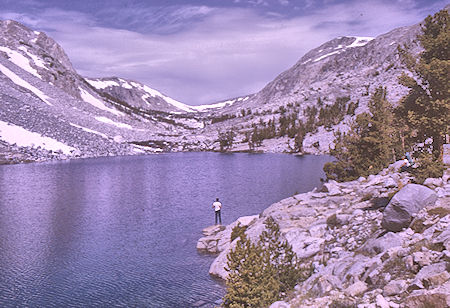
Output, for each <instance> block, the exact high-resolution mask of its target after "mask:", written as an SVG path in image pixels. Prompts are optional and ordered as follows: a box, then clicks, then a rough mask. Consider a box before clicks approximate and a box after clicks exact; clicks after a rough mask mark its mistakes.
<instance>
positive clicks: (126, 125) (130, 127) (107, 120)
mask: <svg viewBox="0 0 450 308" xmlns="http://www.w3.org/2000/svg"><path fill="white" fill-rule="evenodd" d="M95 119H96V120H97V121H100V122H103V123H106V124H110V125H114V126H116V127H118V128H126V129H133V127H132V126H131V125H128V124H125V123H120V122H115V121H113V120H111V119H110V118H107V117H95Z"/></svg>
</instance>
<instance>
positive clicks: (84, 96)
mask: <svg viewBox="0 0 450 308" xmlns="http://www.w3.org/2000/svg"><path fill="white" fill-rule="evenodd" d="M78 89H80V94H81V98H82V99H83V101H85V102H86V103H89V104H91V105H92V106H94V107H96V108H98V109H101V110H105V111H108V112H111V113H112V114H115V115H118V116H123V113H122V112H120V111H118V110H115V109H111V108H108V107H106V106H105V104H103V102H102V101H101V100H99V99H97V98H95V97H94V96H92V95H91V94H90V93H89V92H87V91H85V90H84V89H82V88H78Z"/></svg>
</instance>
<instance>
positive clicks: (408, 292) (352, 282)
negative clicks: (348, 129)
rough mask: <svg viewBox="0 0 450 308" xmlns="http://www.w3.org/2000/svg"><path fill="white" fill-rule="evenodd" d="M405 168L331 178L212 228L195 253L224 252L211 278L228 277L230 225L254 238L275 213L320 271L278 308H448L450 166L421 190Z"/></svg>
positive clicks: (286, 234) (289, 237)
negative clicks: (347, 179)
mask: <svg viewBox="0 0 450 308" xmlns="http://www.w3.org/2000/svg"><path fill="white" fill-rule="evenodd" d="M400 164H401V162H398V163H396V164H393V165H391V166H390V167H389V168H387V169H385V170H383V171H382V172H381V173H380V174H378V175H371V176H369V177H368V178H360V179H358V180H357V181H353V182H347V183H336V182H333V181H331V182H329V183H326V184H325V185H324V187H323V188H322V189H321V190H320V191H317V190H314V191H312V192H308V193H304V194H299V195H295V196H293V197H290V198H287V199H284V200H282V201H280V202H277V203H275V204H273V205H271V206H270V207H269V208H267V209H266V210H265V211H263V212H262V213H261V214H259V215H255V216H248V217H242V218H240V219H238V220H237V221H236V222H234V223H232V224H230V225H228V226H226V227H223V226H212V227H209V228H206V229H205V230H204V235H205V236H204V237H203V238H201V239H200V240H199V241H198V243H197V249H199V250H200V251H207V252H210V253H219V255H218V256H217V258H216V259H215V260H214V262H213V263H212V265H211V267H210V274H211V275H214V276H218V277H220V278H223V279H226V277H227V272H226V271H225V269H224V267H225V265H226V261H227V259H226V255H227V254H228V252H229V251H230V250H231V249H232V248H233V247H234V246H235V245H236V241H237V239H235V240H234V241H233V242H230V238H231V230H232V228H233V227H234V226H236V225H237V224H238V223H240V224H241V225H246V226H248V227H247V230H246V234H247V236H248V237H249V238H250V239H252V240H255V241H256V240H257V239H258V237H259V235H260V234H261V232H262V231H263V230H264V228H265V226H264V221H265V219H266V218H267V217H269V216H271V217H273V218H274V219H275V221H276V222H277V223H278V224H279V225H280V229H281V232H282V234H283V235H284V237H285V239H286V240H287V241H288V242H289V243H290V244H291V245H292V247H293V250H294V251H295V252H296V253H297V255H298V256H299V257H300V259H301V260H302V262H303V264H304V265H305V266H308V265H309V264H312V266H313V269H314V271H313V273H312V275H311V276H310V277H309V278H308V279H307V280H306V281H304V282H302V283H300V284H298V285H297V286H296V288H295V292H294V294H291V295H290V297H289V299H288V300H287V301H285V302H277V303H274V304H273V305H272V306H271V307H272V308H282V307H283V308H287V307H358V308H363V307H373V308H375V307H386V308H389V307H448V306H449V305H450V274H449V272H450V182H449V177H450V169H447V171H446V173H445V174H444V176H443V177H442V178H439V179H427V180H426V181H425V183H424V185H426V186H422V185H416V184H409V181H410V177H409V176H408V174H407V173H399V172H398V168H399V165H400ZM390 198H392V199H390ZM389 199H390V201H389ZM388 201H389V204H387V203H388ZM386 204H387V206H386ZM333 305H334V306H333Z"/></svg>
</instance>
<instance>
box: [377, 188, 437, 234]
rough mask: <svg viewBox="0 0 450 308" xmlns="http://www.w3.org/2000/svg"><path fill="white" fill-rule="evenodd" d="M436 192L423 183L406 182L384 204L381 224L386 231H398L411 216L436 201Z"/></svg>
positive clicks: (406, 224)
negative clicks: (386, 203)
mask: <svg viewBox="0 0 450 308" xmlns="http://www.w3.org/2000/svg"><path fill="white" fill-rule="evenodd" d="M436 199H437V195H436V193H435V192H434V191H433V190H431V189H429V188H428V187H425V186H423V185H417V184H408V185H406V186H405V187H403V189H402V190H400V191H399V192H398V193H397V194H395V195H394V197H393V198H392V199H391V201H390V202H389V204H388V205H387V206H386V209H385V210H384V214H383V221H382V222H381V225H382V226H383V228H385V229H386V230H388V231H393V232H398V231H401V230H402V229H403V228H406V227H408V226H409V224H410V223H411V219H412V217H413V216H414V215H415V214H416V213H417V212H419V211H420V210H421V209H423V208H424V207H426V206H432V205H434V203H435V202H436Z"/></svg>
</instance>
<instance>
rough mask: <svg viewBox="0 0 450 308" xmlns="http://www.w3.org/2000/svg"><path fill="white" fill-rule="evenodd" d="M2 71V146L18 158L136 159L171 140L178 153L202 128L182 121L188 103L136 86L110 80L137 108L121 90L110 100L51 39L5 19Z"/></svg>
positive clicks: (0, 24) (0, 37)
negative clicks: (120, 86)
mask: <svg viewBox="0 0 450 308" xmlns="http://www.w3.org/2000/svg"><path fill="white" fill-rule="evenodd" d="M0 73H1V74H0V95H1V102H2V103H1V104H0V140H1V141H2V142H1V144H0V146H1V148H2V152H11V153H16V154H17V155H13V157H12V159H13V160H14V159H16V158H17V159H18V160H23V159H29V160H45V159H49V158H65V157H78V156H82V157H85V156H86V157H91V156H94V157H95V156H104V155H124V154H136V153H142V152H144V151H161V150H162V149H163V148H164V147H165V146H166V145H167V144H172V143H171V142H174V144H173V146H174V147H176V149H178V144H177V142H180V144H181V138H182V136H184V135H190V134H191V133H192V131H193V130H194V129H196V128H199V127H202V126H203V123H202V122H200V121H198V120H197V119H194V118H192V117H190V116H189V115H186V116H178V115H177V113H184V112H186V111H187V110H188V107H187V106H186V105H184V104H181V103H178V102H176V101H175V100H172V99H170V98H169V97H167V96H164V95H162V94H160V93H159V92H157V91H155V90H152V89H150V88H148V87H146V86H143V85H141V84H138V83H135V82H129V81H123V82H122V80H121V79H116V80H110V81H109V83H110V84H111V83H113V82H116V83H117V82H121V83H122V84H123V85H124V86H126V87H130V88H132V89H134V92H133V95H134V96H131V97H132V98H135V97H137V96H140V97H144V98H143V100H142V102H141V103H140V104H138V103H136V102H137V100H132V99H129V98H130V97H129V96H126V95H127V93H126V92H124V91H122V92H119V91H117V93H114V92H113V93H114V94H115V95H114V96H112V95H108V92H107V91H101V90H104V89H102V88H100V89H98V88H96V87H94V86H98V85H99V84H102V83H101V82H100V81H99V80H97V81H96V80H86V79H84V78H83V77H81V76H80V75H78V74H77V72H76V71H75V70H74V69H73V67H72V65H71V63H70V60H69V59H68V57H67V56H66V54H65V53H64V51H63V50H62V48H61V47H60V46H59V45H58V44H57V43H56V42H55V41H54V40H53V39H51V38H49V37H48V36H47V35H46V34H45V33H42V32H36V31H32V30H31V29H28V28H27V27H25V26H23V25H22V24H20V23H17V22H15V21H0ZM93 85H94V86H93ZM138 91H140V92H138ZM121 98H122V99H126V100H127V101H125V100H121ZM174 140H175V141H174ZM187 144H188V142H183V145H182V146H181V147H180V148H179V150H182V149H183V148H184V147H186V145H187ZM10 158H11V157H10Z"/></svg>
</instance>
